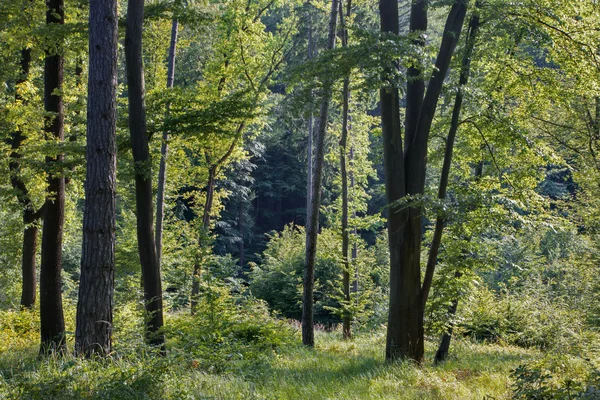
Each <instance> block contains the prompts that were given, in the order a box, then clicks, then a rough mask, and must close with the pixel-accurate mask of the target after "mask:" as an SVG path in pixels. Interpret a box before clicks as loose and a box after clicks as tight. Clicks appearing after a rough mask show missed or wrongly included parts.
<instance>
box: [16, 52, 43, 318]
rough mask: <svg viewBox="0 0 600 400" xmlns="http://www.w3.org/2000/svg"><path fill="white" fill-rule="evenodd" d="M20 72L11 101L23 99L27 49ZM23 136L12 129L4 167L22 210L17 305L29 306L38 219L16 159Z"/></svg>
mask: <svg viewBox="0 0 600 400" xmlns="http://www.w3.org/2000/svg"><path fill="white" fill-rule="evenodd" d="M20 64H21V66H20V67H21V75H20V76H19V78H18V79H17V91H16V94H15V100H17V101H18V100H21V101H24V100H23V99H22V98H21V96H20V94H19V90H18V86H19V85H20V84H22V83H24V82H26V81H27V79H28V77H29V67H30V64H31V49H28V48H25V49H22V50H21V63H20ZM25 139H26V137H25V135H24V134H23V132H21V131H20V130H17V131H15V132H13V134H12V135H11V137H10V139H9V140H8V144H9V145H10V147H11V152H10V159H9V160H10V161H9V163H8V169H9V171H10V183H11V186H12V188H13V189H14V191H15V193H16V197H17V200H18V202H19V204H20V206H21V207H22V209H23V225H24V229H23V247H22V249H23V254H22V260H21V270H22V278H23V285H22V287H21V307H23V308H32V307H33V306H34V305H35V300H36V286H37V279H36V278H37V276H36V273H37V271H36V257H35V256H36V250H37V233H38V227H37V223H38V221H39V219H40V213H39V212H37V211H36V210H35V208H34V206H33V202H32V201H31V196H30V195H29V190H28V189H27V186H26V185H25V182H24V181H23V179H22V178H21V163H20V161H19V159H20V158H21V154H20V153H19V150H20V148H21V145H22V143H23V141H24V140H25Z"/></svg>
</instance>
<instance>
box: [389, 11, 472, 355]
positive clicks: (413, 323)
mask: <svg viewBox="0 0 600 400" xmlns="http://www.w3.org/2000/svg"><path fill="white" fill-rule="evenodd" d="M379 4H380V18H381V29H382V31H383V32H391V33H396V34H397V33H398V30H399V27H398V6H397V3H396V2H395V1H391V0H381V1H380V3H379ZM466 8H467V5H466V1H465V0H456V1H455V2H454V4H453V5H452V8H451V10H450V12H449V14H448V18H447V20H446V26H445V29H444V34H443V38H442V44H441V46H440V51H439V53H438V57H437V60H436V68H435V69H434V71H433V73H432V76H431V78H430V80H429V84H428V89H427V92H426V94H425V96H424V97H423V93H424V90H423V89H424V79H423V73H422V68H420V66H413V67H411V68H409V70H408V72H407V75H408V76H407V77H408V79H407V81H408V84H407V97H406V121H405V123H406V134H405V141H404V143H405V147H404V151H403V149H402V139H401V129H400V117H399V110H398V107H399V98H398V92H397V89H396V88H387V87H385V86H384V87H383V88H382V90H381V107H382V128H383V139H384V168H385V172H386V193H387V200H388V204H389V205H390V209H389V210H388V235H389V246H390V309H389V318H388V330H387V341H386V358H387V359H388V360H393V359H396V358H410V359H412V360H415V361H418V362H420V361H422V359H423V353H424V343H423V341H424V330H423V307H422V306H421V304H422V298H421V265H420V264H421V263H420V255H421V239H422V232H421V229H422V228H421V227H422V213H421V207H420V206H408V207H402V208H398V207H397V205H395V204H396V202H397V201H398V200H400V199H402V198H403V197H404V196H406V195H415V196H420V195H422V194H423V191H424V186H425V170H426V156H427V143H428V138H429V131H430V129H431V123H432V120H433V116H434V114H435V110H436V107H437V102H438V99H439V96H440V93H441V89H442V85H443V82H444V78H445V77H446V74H447V71H448V68H449V64H450V60H451V58H452V54H453V53H454V49H455V47H456V43H457V41H458V37H459V35H460V31H461V28H462V23H463V20H464V17H465V14H466ZM426 28H427V1H425V0H417V1H415V2H414V3H413V5H412V8H411V20H410V29H411V32H415V31H424V30H425V29H426Z"/></svg>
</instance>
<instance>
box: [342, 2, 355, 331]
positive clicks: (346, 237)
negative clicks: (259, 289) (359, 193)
mask: <svg viewBox="0 0 600 400" xmlns="http://www.w3.org/2000/svg"><path fill="white" fill-rule="evenodd" d="M339 4H340V9H339V13H340V27H341V37H342V47H348V29H347V27H346V24H345V21H344V6H343V4H342V1H341V0H340V3H339ZM350 10H351V2H350V1H348V7H347V15H346V16H347V17H349V16H350ZM342 98H343V99H342V103H343V104H342V136H341V138H340V171H341V178H342V263H343V266H342V286H343V292H344V301H345V303H346V307H348V306H349V305H350V268H351V265H350V251H349V250H350V231H349V228H348V171H347V163H346V151H347V147H348V119H349V117H348V108H349V102H350V76H349V75H348V76H346V77H345V78H344V85H343V89H342ZM342 321H343V323H342V326H343V327H342V334H343V336H344V339H349V338H350V337H351V336H352V333H351V330H350V324H351V322H352V316H351V315H350V313H349V312H348V311H346V312H344V315H343V318H342Z"/></svg>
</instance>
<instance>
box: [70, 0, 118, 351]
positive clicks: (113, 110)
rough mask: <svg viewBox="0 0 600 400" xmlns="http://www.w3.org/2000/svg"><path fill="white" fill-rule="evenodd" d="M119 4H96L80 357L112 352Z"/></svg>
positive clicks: (101, 0) (78, 342)
mask: <svg viewBox="0 0 600 400" xmlns="http://www.w3.org/2000/svg"><path fill="white" fill-rule="evenodd" d="M117 25H118V15H117V1H116V0H112V1H108V0H92V1H91V2H90V15H89V74H88V102H87V135H86V136H87V144H86V160H87V169H86V179H85V208H84V215H83V245H82V252H81V279H80V283H79V297H78V302H77V327H76V330H75V354H78V355H84V356H86V357H89V356H91V355H92V354H99V355H106V354H109V353H110V351H111V344H112V342H111V338H112V328H113V327H112V321H113V293H114V274H115V231H116V194H117V192H116V191H117V188H116V181H117V175H116V174H117V144H116V129H117V47H118V44H117V40H118V36H117V29H118V28H117Z"/></svg>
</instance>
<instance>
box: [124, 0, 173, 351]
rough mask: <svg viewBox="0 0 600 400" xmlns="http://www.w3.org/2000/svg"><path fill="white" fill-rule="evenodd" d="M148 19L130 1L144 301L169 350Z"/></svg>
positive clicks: (158, 338) (160, 343)
mask: <svg viewBox="0 0 600 400" xmlns="http://www.w3.org/2000/svg"><path fill="white" fill-rule="evenodd" d="M143 21H144V0H128V2H127V19H126V23H127V28H126V30H125V66H126V71H127V88H128V100H129V135H130V140H131V147H132V151H133V161H134V164H135V165H134V170H135V171H134V174H135V198H136V202H135V204H136V221H137V239H138V251H139V255H140V263H141V265H142V281H143V286H144V301H145V307H146V312H147V313H148V316H147V322H146V340H147V341H148V343H150V344H151V345H154V346H156V347H159V348H161V351H163V352H164V350H165V347H164V345H165V337H164V334H163V333H162V332H161V328H162V326H163V301H162V283H161V277H160V265H159V263H158V257H157V254H156V244H155V242H154V229H153V222H154V218H153V210H152V174H151V169H152V166H151V158H150V151H149V148H148V140H149V136H148V132H147V128H146V107H145V102H144V96H145V85H144V65H143V61H142V25H143Z"/></svg>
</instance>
